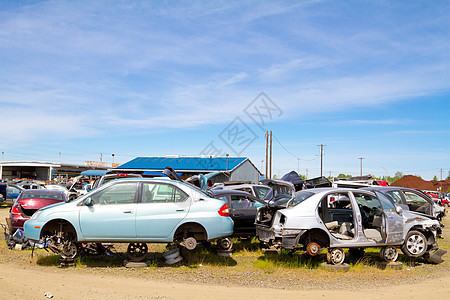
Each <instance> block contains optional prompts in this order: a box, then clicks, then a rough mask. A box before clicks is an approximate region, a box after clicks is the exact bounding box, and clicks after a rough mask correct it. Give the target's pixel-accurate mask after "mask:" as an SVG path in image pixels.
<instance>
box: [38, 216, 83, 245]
mask: <svg viewBox="0 0 450 300" xmlns="http://www.w3.org/2000/svg"><path fill="white" fill-rule="evenodd" d="M59 231H62V232H65V233H69V234H71V235H73V237H74V239H75V240H77V231H76V230H75V227H73V225H72V224H71V223H70V222H69V221H67V220H63V219H56V220H52V221H50V222H48V223H47V224H45V225H44V227H43V228H42V230H41V236H40V237H41V238H42V237H44V236H52V235H56V233H57V232H59Z"/></svg>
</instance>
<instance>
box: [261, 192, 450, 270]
mask: <svg viewBox="0 0 450 300" xmlns="http://www.w3.org/2000/svg"><path fill="white" fill-rule="evenodd" d="M438 227H439V223H438V221H437V220H432V219H430V218H427V217H425V216H418V215H417V214H412V213H410V212H407V211H403V209H402V208H401V207H396V206H395V205H394V204H393V203H392V202H391V201H390V200H389V199H387V198H386V197H385V196H384V195H383V194H381V193H378V192H376V193H372V192H369V191H363V190H357V189H345V188H337V189H335V188H317V189H308V190H303V191H299V192H297V193H296V194H295V198H289V197H286V198H280V199H278V200H276V201H270V202H268V203H267V204H266V205H265V206H264V207H261V208H259V209H258V213H257V217H256V235H257V237H258V238H259V240H260V241H261V242H262V243H264V244H265V245H267V246H274V247H277V248H285V249H289V250H291V251H295V250H297V249H303V250H305V251H307V253H308V254H309V255H311V256H314V255H317V254H319V252H320V251H321V249H323V248H327V249H328V253H327V260H328V262H329V263H331V264H341V263H343V262H344V259H345V252H344V251H343V248H349V249H350V250H351V251H350V253H351V254H352V253H355V254H356V253H357V252H359V253H360V252H361V251H363V249H364V248H367V247H381V248H382V249H381V252H380V257H381V258H382V259H383V260H384V261H388V262H391V261H395V260H396V259H397V257H398V251H397V247H401V248H402V251H403V253H404V254H405V255H406V256H408V257H424V258H426V259H429V260H430V261H432V262H436V263H437V262H441V261H442V259H441V256H442V255H443V254H445V252H446V251H445V250H442V249H439V250H440V251H439V250H438V247H437V243H436V230H437V228H438ZM433 251H434V252H433ZM432 252H433V253H432Z"/></svg>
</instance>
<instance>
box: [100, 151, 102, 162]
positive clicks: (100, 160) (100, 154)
mask: <svg viewBox="0 0 450 300" xmlns="http://www.w3.org/2000/svg"><path fill="white" fill-rule="evenodd" d="M102 161H103V153H100V162H102Z"/></svg>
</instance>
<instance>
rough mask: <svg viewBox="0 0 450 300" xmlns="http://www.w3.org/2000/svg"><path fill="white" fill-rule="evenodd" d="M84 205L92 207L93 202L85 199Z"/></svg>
mask: <svg viewBox="0 0 450 300" xmlns="http://www.w3.org/2000/svg"><path fill="white" fill-rule="evenodd" d="M84 204H85V205H86V206H92V205H94V201H93V200H92V199H91V198H87V199H86V200H84Z"/></svg>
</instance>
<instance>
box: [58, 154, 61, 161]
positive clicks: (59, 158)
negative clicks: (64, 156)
mask: <svg viewBox="0 0 450 300" xmlns="http://www.w3.org/2000/svg"><path fill="white" fill-rule="evenodd" d="M58 154H59V162H61V152H58Z"/></svg>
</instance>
